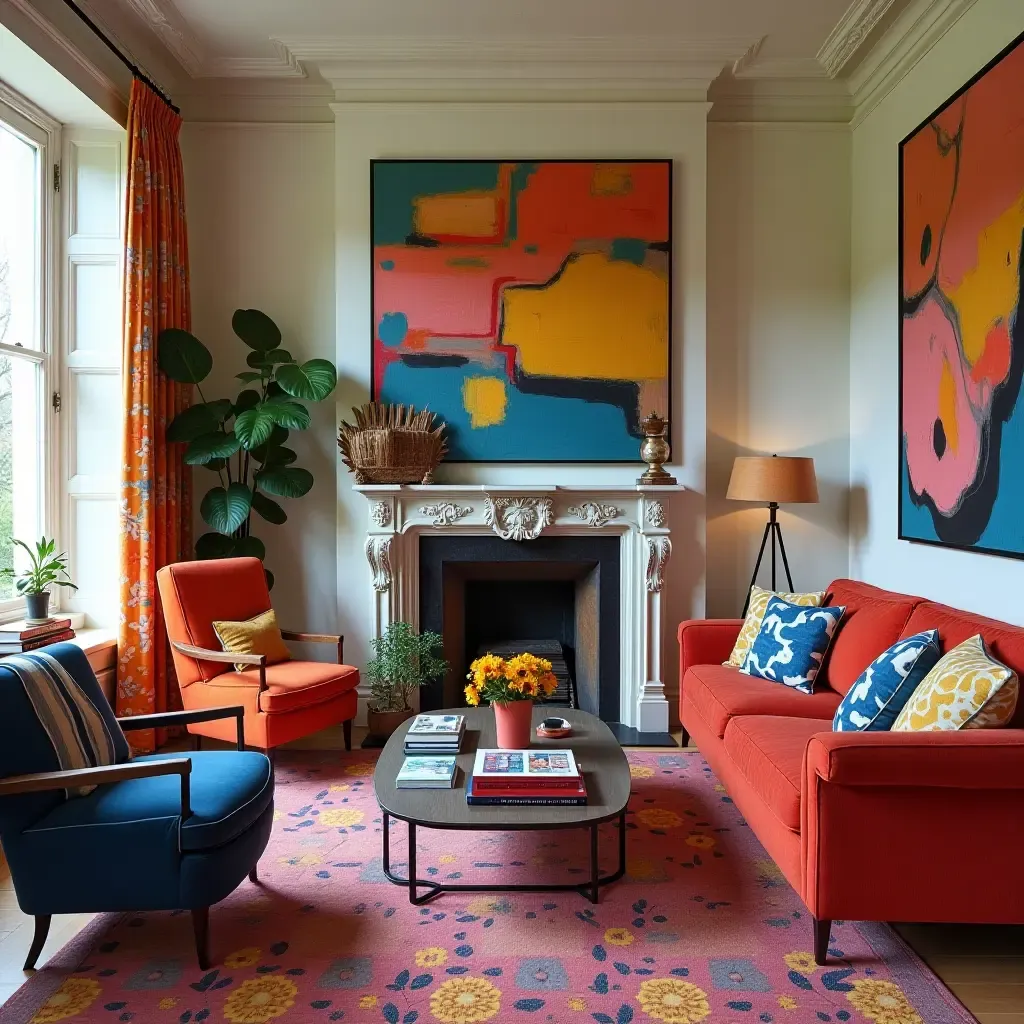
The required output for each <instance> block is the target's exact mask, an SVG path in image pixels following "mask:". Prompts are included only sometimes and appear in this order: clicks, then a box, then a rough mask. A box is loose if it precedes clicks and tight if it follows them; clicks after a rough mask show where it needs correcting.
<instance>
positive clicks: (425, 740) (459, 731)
mask: <svg viewBox="0 0 1024 1024" xmlns="http://www.w3.org/2000/svg"><path fill="white" fill-rule="evenodd" d="M465 734H466V716H465V715H417V716H416V718H415V719H414V720H413V723H412V725H410V726H409V731H408V732H407V733H406V734H405V752H406V753H407V754H457V753H458V752H459V748H460V747H461V746H462V737H463V736H464V735H465Z"/></svg>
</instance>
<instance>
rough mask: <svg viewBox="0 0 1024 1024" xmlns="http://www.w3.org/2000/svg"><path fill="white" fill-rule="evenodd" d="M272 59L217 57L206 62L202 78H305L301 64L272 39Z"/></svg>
mask: <svg viewBox="0 0 1024 1024" xmlns="http://www.w3.org/2000/svg"><path fill="white" fill-rule="evenodd" d="M271 43H272V44H273V47H274V56H273V57H217V58H215V59H214V60H211V61H208V62H207V64H206V66H205V68H204V70H203V73H202V75H201V76H197V77H203V78H305V77H306V69H305V68H304V67H303V66H302V62H301V61H300V60H299V59H298V58H297V57H296V56H295V54H293V53H292V52H291V51H290V50H289V49H288V47H287V46H285V45H284V43H282V42H281V41H280V40H279V39H272V40H271Z"/></svg>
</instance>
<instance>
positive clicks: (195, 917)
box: [192, 907, 210, 971]
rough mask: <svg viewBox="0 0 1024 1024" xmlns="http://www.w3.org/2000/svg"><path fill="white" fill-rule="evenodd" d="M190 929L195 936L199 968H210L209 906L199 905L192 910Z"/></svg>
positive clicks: (205, 969)
mask: <svg viewBox="0 0 1024 1024" xmlns="http://www.w3.org/2000/svg"><path fill="white" fill-rule="evenodd" d="M192 931H193V932H194V933H195V936H196V959H197V960H198V961H199V969H200V970H201V971H208V970H209V969H210V908H209V907H199V908H198V909H196V910H193V911H192Z"/></svg>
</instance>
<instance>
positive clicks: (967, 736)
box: [805, 729, 1024, 789]
mask: <svg viewBox="0 0 1024 1024" xmlns="http://www.w3.org/2000/svg"><path fill="white" fill-rule="evenodd" d="M815 777H817V778H820V779H822V780H823V781H824V782H830V783H834V784H836V785H840V786H904V787H915V788H921V787H943V788H948V789H1024V729H968V730H965V731H961V732H822V733H818V734H817V735H816V736H813V737H811V739H810V740H809V741H808V744H807V754H806V761H805V784H806V785H807V786H808V787H809V786H810V785H811V784H813V782H814V779H815Z"/></svg>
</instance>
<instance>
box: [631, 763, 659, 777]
mask: <svg viewBox="0 0 1024 1024" xmlns="http://www.w3.org/2000/svg"><path fill="white" fill-rule="evenodd" d="M629 774H630V775H631V776H632V777H633V778H634V779H650V778H653V776H654V769H653V768H651V767H650V766H648V765H646V764H631V765H630V766H629Z"/></svg>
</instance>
